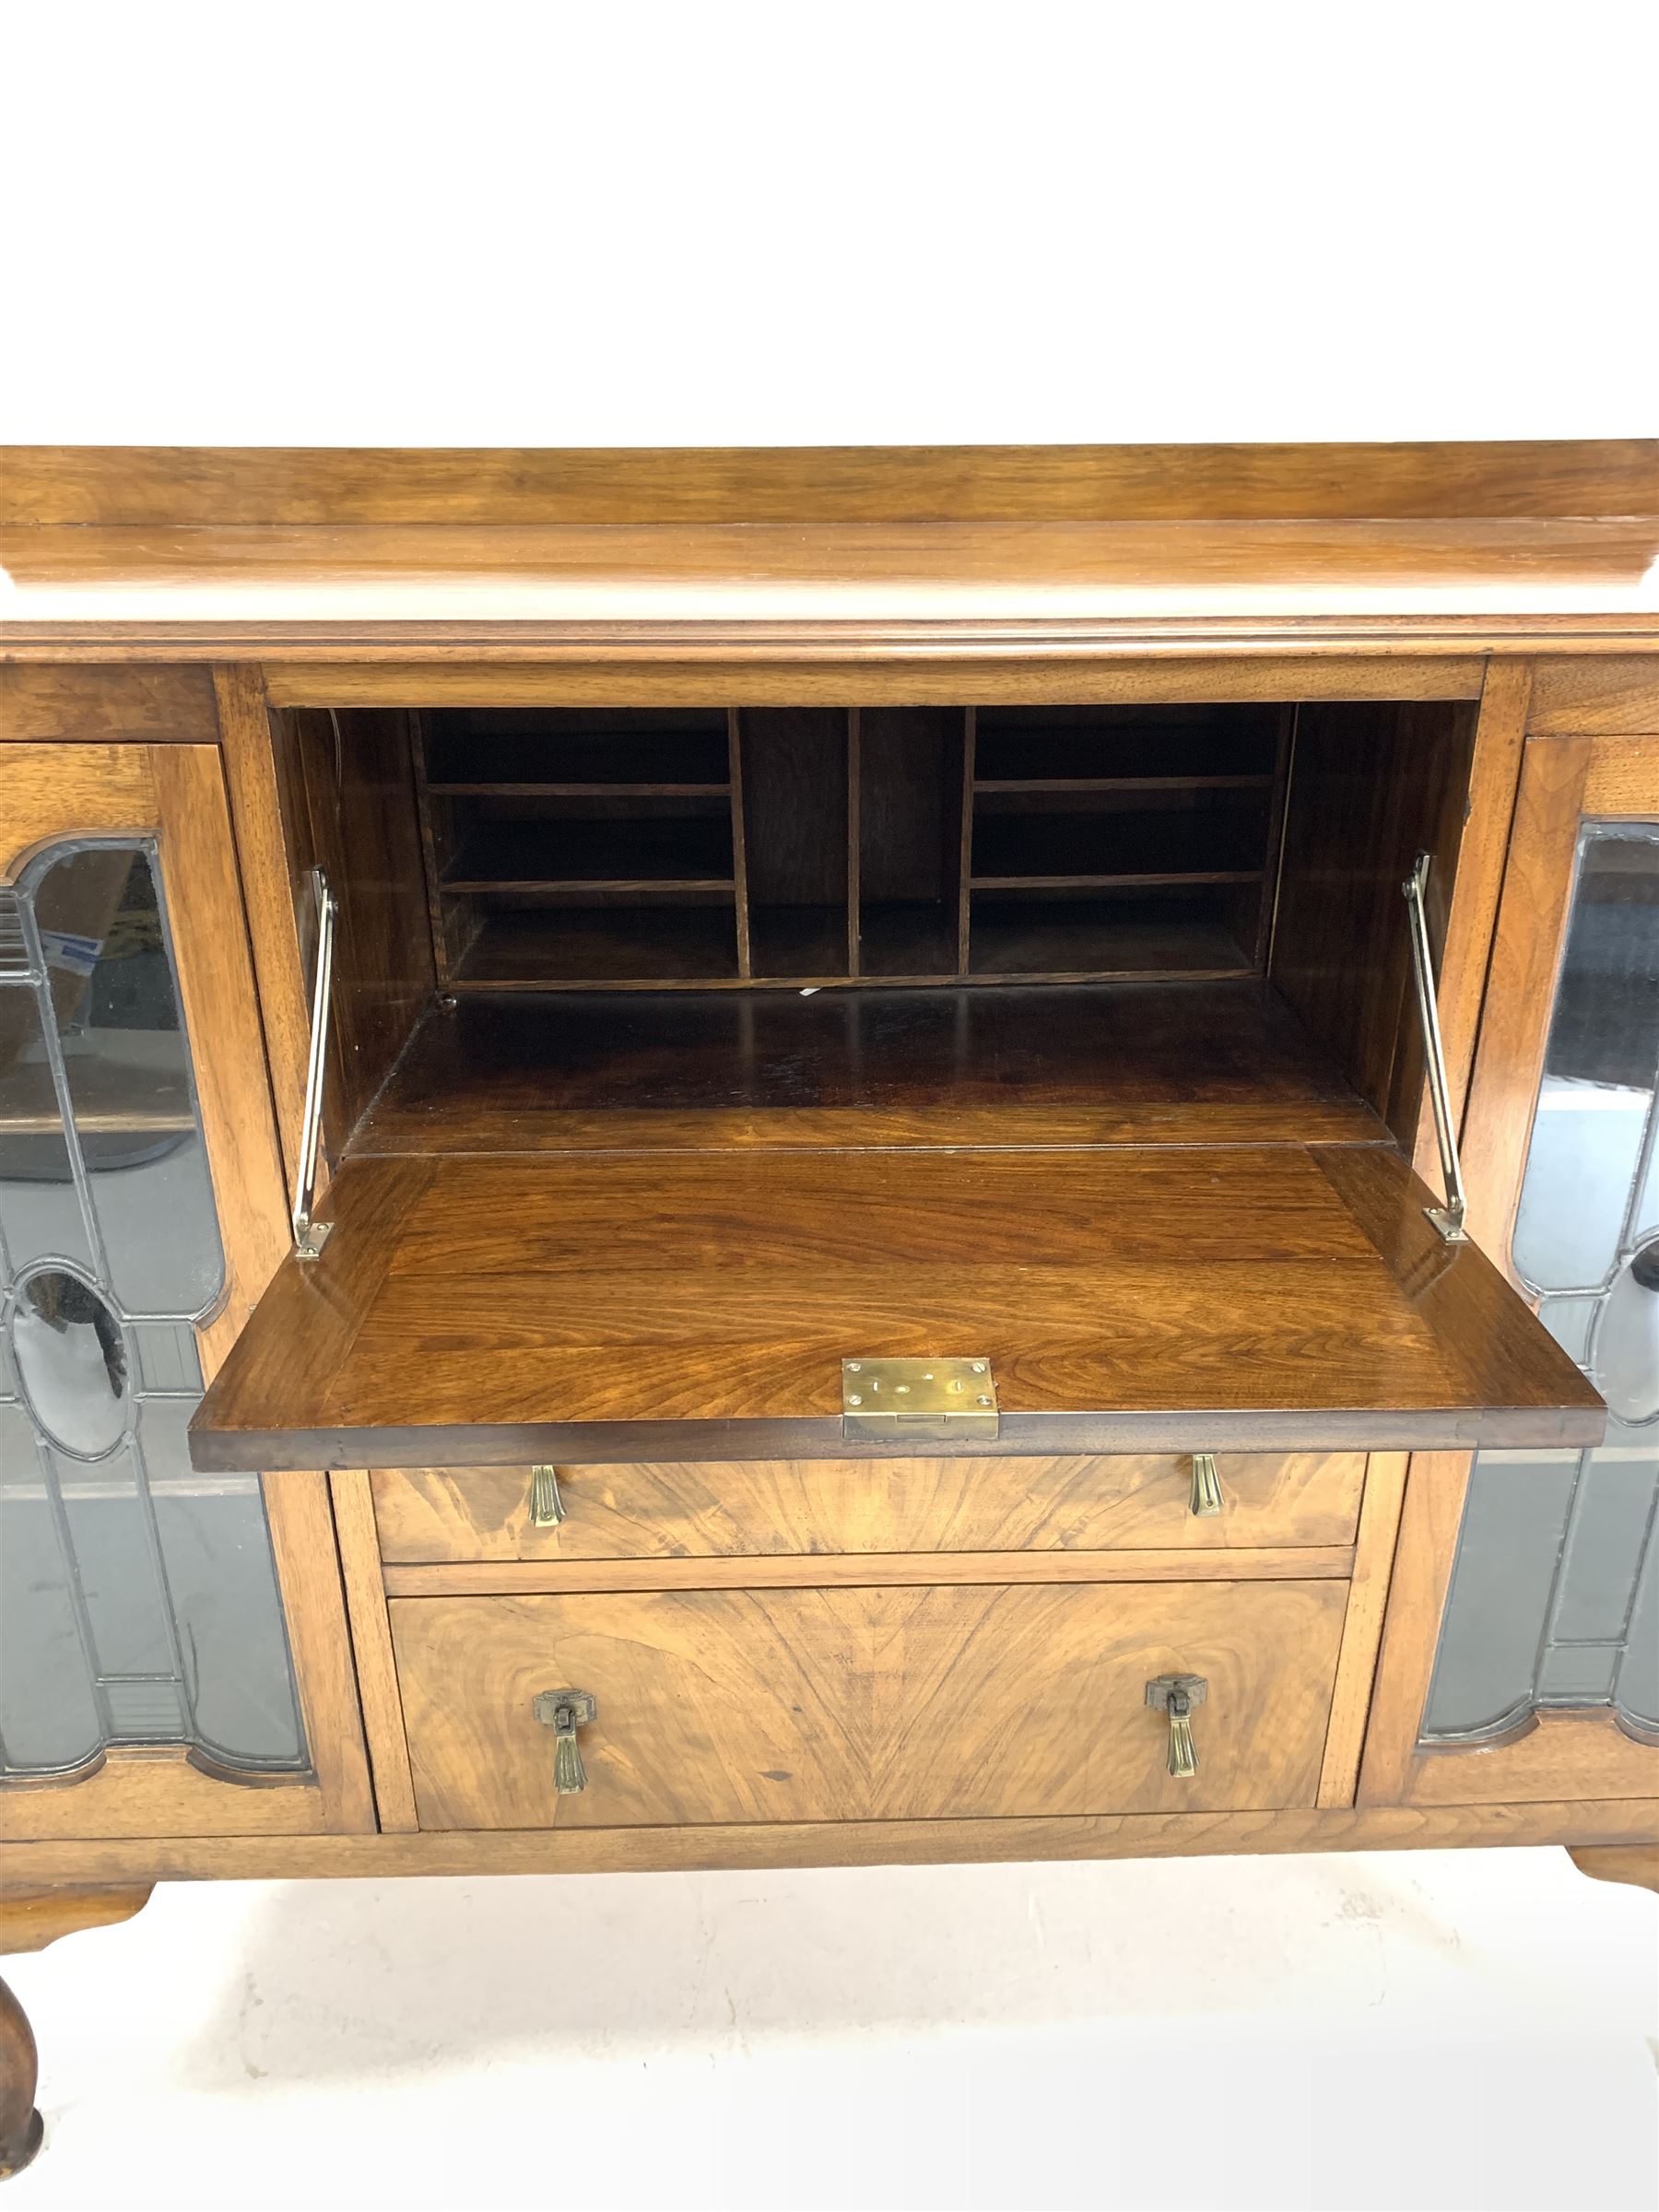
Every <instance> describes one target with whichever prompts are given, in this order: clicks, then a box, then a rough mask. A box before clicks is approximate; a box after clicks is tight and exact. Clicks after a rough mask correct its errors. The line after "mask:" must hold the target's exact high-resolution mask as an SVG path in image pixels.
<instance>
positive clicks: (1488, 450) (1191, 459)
mask: <svg viewBox="0 0 1659 2212" xmlns="http://www.w3.org/2000/svg"><path fill="white" fill-rule="evenodd" d="M1633 514H1649V515H1652V514H1659V441H1654V440H1652V439H1555V440H1496V439H1495V440H1482V441H1463V442H1453V441H1435V442H1432V443H1431V442H1428V441H1418V442H1415V443H1414V442H1406V441H1402V442H1398V443H1390V444H1382V443H1356V442H1348V443H1327V444H1288V443H1280V444H1270V443H1262V444H1232V445H1223V444H1209V445H1174V444H1166V445H968V446H766V447H745V446H724V447H722V446H712V447H701V448H698V447H690V448H687V447H681V448H673V447H668V448H665V447H639V446H613V447H581V448H566V449H564V450H562V451H560V450H548V449H535V448H524V447H513V448H507V447H496V446H481V447H452V448H425V447H419V448H398V447H387V446H381V447H335V446H324V447H315V446H313V447H302V446H301V447H294V446H289V447H282V446H65V445H38V446H28V445H21V446H18V445H13V446H4V447H0V522H4V523H8V524H18V523H22V524H104V525H110V524H126V525H133V524H191V525H193V526H196V527H200V526H201V525H203V524H215V523H217V524H268V523H285V524H296V523H334V524H365V523H435V522H473V523H484V524H509V523H514V522H530V523H553V522H565V523H612V524H641V523H665V522H682V523H683V522H722V523H756V522H777V523H806V522H826V521H835V522H848V523H868V522H880V521H885V520H888V519H890V518H892V517H895V516H905V517H909V518H911V519H913V520H917V521H948V522H970V521H971V522H988V521H1010V522H1018V521H1028V520H1038V519H1041V518H1049V519H1053V518H1056V517H1064V518H1068V519H1088V520H1099V519H1107V518H1110V519H1116V520H1127V519H1135V520H1164V521H1171V522H1188V521H1192V520H1194V519H1199V518H1204V517H1217V518H1227V519H1232V520H1249V519H1251V518H1253V517H1271V516H1279V515H1308V516H1342V515H1357V516H1412V515H1441V516H1460V515H1469V516H1489V517H1498V516H1504V515H1561V516H1570V515H1633Z"/></svg>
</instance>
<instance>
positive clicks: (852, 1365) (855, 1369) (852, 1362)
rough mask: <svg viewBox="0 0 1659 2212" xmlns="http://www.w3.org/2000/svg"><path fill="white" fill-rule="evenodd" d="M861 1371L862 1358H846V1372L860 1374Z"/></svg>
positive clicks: (862, 1367) (862, 1369) (862, 1368)
mask: <svg viewBox="0 0 1659 2212" xmlns="http://www.w3.org/2000/svg"><path fill="white" fill-rule="evenodd" d="M863 1371H864V1361H863V1360H862V1359H849V1360H848V1362H847V1372H848V1373H849V1374H850V1375H856V1374H861V1373H862V1372H863Z"/></svg>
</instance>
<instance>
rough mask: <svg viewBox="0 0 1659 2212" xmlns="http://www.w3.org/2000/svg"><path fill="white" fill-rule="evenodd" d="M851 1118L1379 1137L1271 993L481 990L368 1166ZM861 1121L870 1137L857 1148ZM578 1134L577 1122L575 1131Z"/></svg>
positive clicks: (1150, 1135)
mask: <svg viewBox="0 0 1659 2212" xmlns="http://www.w3.org/2000/svg"><path fill="white" fill-rule="evenodd" d="M826 1112H828V1113H832V1114H835V1115H837V1116H840V1117H843V1121H844V1124H845V1129H844V1135H843V1137H842V1138H841V1139H840V1140H838V1141H848V1142H852V1141H863V1142H871V1143H881V1142H890V1141H898V1140H900V1138H901V1139H902V1141H905V1142H930V1143H936V1144H949V1143H953V1142H956V1141H960V1132H961V1131H962V1130H963V1128H964V1127H966V1128H967V1129H968V1130H969V1132H970V1134H971V1136H973V1137H974V1138H975V1139H976V1140H977V1141H986V1140H985V1135H984V1133H985V1131H986V1130H987V1129H988V1128H1002V1129H1003V1130H1005V1131H1006V1133H1008V1135H1007V1141H1010V1142H1018V1143H1022V1144H1025V1143H1041V1142H1045V1141H1047V1142H1069V1141H1100V1142H1122V1141H1131V1140H1133V1139H1134V1138H1135V1136H1137V1135H1139V1136H1141V1137H1144V1138H1146V1139H1147V1141H1157V1142H1195V1141H1206V1142H1209V1141H1221V1140H1230V1141H1240V1142H1244V1141H1250V1142H1257V1141H1259V1142H1265V1143H1290V1142H1309V1143H1312V1142H1315V1141H1323V1142H1335V1141H1349V1142H1354V1143H1362V1144H1374V1143H1378V1142H1381V1141H1382V1139H1383V1137H1384V1136H1385V1134H1386V1133H1385V1131H1384V1130H1383V1129H1382V1124H1380V1123H1379V1122H1378V1120H1377V1118H1376V1116H1375V1115H1374V1114H1373V1113H1372V1112H1371V1110H1370V1108H1369V1107H1367V1106H1366V1105H1365V1104H1363V1102H1362V1101H1361V1100H1359V1098H1358V1097H1357V1095H1356V1094H1355V1092H1354V1091H1353V1089H1352V1088H1350V1086H1349V1085H1348V1083H1347V1081H1346V1080H1345V1079H1344V1077H1343V1076H1342V1075H1341V1073H1340V1071H1339V1070H1338V1069H1337V1068H1336V1066H1335V1064H1334V1063H1333V1062H1332V1061H1331V1060H1330V1058H1329V1057H1328V1056H1327V1055H1326V1054H1325V1053H1324V1052H1323V1051H1321V1049H1320V1048H1319V1047H1318V1046H1317V1045H1316V1044H1315V1043H1314V1042H1313V1041H1312V1040H1311V1039H1310V1038H1309V1036H1308V1035H1307V1033H1306V1031H1305V1030H1303V1028H1302V1026H1301V1024H1300V1022H1299V1021H1298V1020H1297V1018H1296V1017H1295V1015H1293V1014H1292V1013H1291V1011H1290V1010H1289V1008H1288V1006H1286V1005H1285V1003H1284V1001H1283V999H1282V998H1281V997H1280V996H1279V994H1278V993H1277V991H1275V990H1274V989H1273V988H1272V986H1271V985H1269V984H1266V983H1263V982H1259V981H1258V980H1256V979H1255V978H1253V977H1247V978H1241V979H1239V980H1235V981H1231V982H1182V983H1167V982H1166V983H1147V982H1131V983H1116V984H1112V983H1092V984H1082V985H1079V986H1078V987H1077V989H1076V990H1074V991H1068V992H1055V991H1051V990H1046V989H1044V988H1042V987H1041V985H1030V984H1027V985H1020V984H1013V985H1010V986H1009V987H1008V988H1006V989H1003V990H996V991H983V990H974V989H972V988H969V987H965V986H960V985H959V986H957V987H954V988H949V989H909V990H901V989H890V988H889V989H869V990H862V991H850V990H822V991H817V992H814V993H812V994H810V995H803V994H801V993H800V992H799V991H792V990H786V991H770V990H761V989H756V990H751V991H733V992H725V993H711V992H686V993H680V994H671V995H656V994H652V993H649V992H641V993H638V994H634V993H623V994H617V993H610V994H606V993H594V994H582V995H571V994H562V993H558V992H540V993H535V992H526V993H524V994H495V995H489V994H483V995H479V996H476V997H467V998H465V999H463V1000H461V1001H460V1002H459V1003H458V1004H457V1005H456V1006H454V1007H453V1008H442V1007H440V1008H436V1009H434V1010H433V1011H432V1012H431V1013H429V1015H428V1016H427V1017H426V1018H425V1019H424V1020H423V1022H422V1023H421V1026H420V1028H419V1030H418V1032H417V1034H416V1036H415V1039H414V1041H413V1042H412V1044H411V1045H410V1047H409V1049H408V1050H407V1051H406V1053H405V1054H404V1055H403V1058H402V1059H401V1060H400V1062H399V1064H398V1066H397V1068H396V1070H395V1072H394V1075H393V1077H392V1079H391V1081H390V1082H389V1083H388V1084H387V1085H386V1087H385V1088H384V1089H383V1090H382V1093H381V1094H380V1096H379V1098H378V1099H376V1100H375V1101H374V1103H373V1105H372V1107H371V1111H370V1112H369V1113H368V1115H367V1116H366V1117H365V1119H364V1121H363V1123H362V1124H361V1125H360V1126H359V1130H358V1132H357V1134H356V1135H355V1136H354V1137H353V1139H352V1142H351V1146H350V1147H349V1149H350V1150H351V1151H353V1152H359V1153H382V1152H425V1151H441V1150H448V1149H452V1148H459V1149H462V1150H489V1149H493V1148H495V1147H499V1146H505V1147H508V1148H512V1147H518V1146H522V1147H527V1148H529V1149H532V1150H537V1149H541V1148H543V1147H547V1146H555V1147H556V1146H558V1145H559V1144H560V1143H565V1142H587V1141H589V1136H588V1135H582V1134H581V1133H580V1132H581V1130H582V1129H586V1128H587V1127H588V1124H590V1123H591V1124H592V1129H591V1135H593V1136H594V1137H595V1138H597V1139H600V1140H604V1139H608V1141H609V1142H611V1143H613V1144H614V1143H626V1144H629V1145H639V1144H645V1145H650V1144H652V1143H654V1142H658V1141H660V1142H663V1143H665V1144H674V1143H677V1142H678V1141H680V1137H679V1136H678V1135H677V1125H678V1124H679V1123H680V1122H681V1121H682V1120H683V1118H684V1117H686V1116H692V1117H696V1119H697V1122H698V1126H699V1128H700V1130H701V1132H702V1136H701V1141H703V1142H707V1143H719V1142H720V1141H722V1140H721V1134H720V1124H721V1119H722V1117H725V1119H726V1121H727V1122H728V1123H729V1124H730V1132H729V1141H732V1142H743V1141H747V1136H748V1135H751V1134H752V1130H753V1121H752V1117H753V1116H754V1115H756V1114H760V1115H762V1116H764V1117H765V1119H766V1123H767V1125H768V1127H769V1128H771V1129H772V1130H773V1131H774V1132H778V1133H781V1134H782V1133H787V1131H788V1129H789V1127H790V1125H791V1124H793V1123H796V1122H802V1121H805V1122H806V1123H808V1124H814V1125H816V1118H815V1117H818V1116H820V1115H822V1114H823V1113H826ZM854 1124H857V1125H858V1126H859V1128H860V1129H861V1130H862V1135H857V1133H856V1132H855V1129H854ZM578 1125H580V1126H578Z"/></svg>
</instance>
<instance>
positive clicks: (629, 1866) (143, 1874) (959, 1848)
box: [6, 1798, 1659, 1882]
mask: <svg viewBox="0 0 1659 2212" xmlns="http://www.w3.org/2000/svg"><path fill="white" fill-rule="evenodd" d="M1655 1832H1659V1801H1655V1800H1653V1799H1651V1798H1650V1799H1646V1800H1643V1799H1640V1798H1612V1799H1607V1800H1594V1799H1577V1800H1570V1801H1566V1802H1562V1801H1559V1800H1558V1801H1556V1802H1555V1803H1552V1804H1537V1805H1489V1806H1488V1805H1477V1806H1435V1807H1421V1806H1375V1807H1369V1808H1367V1807H1352V1806H1349V1807H1346V1808H1342V1809H1336V1810H1330V1811H1321V1810H1316V1809H1313V1808H1311V1807H1306V1806H1300V1807H1295V1808H1292V1809H1291V1810H1288V1811H1284V1812H1258V1813H1128V1814H1100V1815H1096V1816H1091V1817H1084V1818H1068V1817H1060V1818H1038V1819H1018V1820H967V1819H948V1820H911V1821H905V1820H869V1821H856V1820H845V1821H828V1822H826V1821H809V1822H806V1823H798V1824H789V1823H782V1822H780V1823H777V1824H771V1823H763V1824H756V1825H752V1826H747V1827H718V1826H712V1827H707V1828H635V1829H628V1828H620V1829H580V1828H563V1827H557V1828H536V1829H522V1830H504V1829H503V1830H493V1831H488V1832H485V1833H482V1834H477V1835H466V1834H462V1833H459V1832H454V1831H452V1832H448V1833H445V1832H441V1831H440V1832H435V1833H431V1834H427V1835H414V1836H406V1835H403V1836H378V1835H361V1836H316V1835H313V1836H225V1837H192V1836H179V1835H167V1834H160V1835H153V1836H147V1837H144V1838H141V1839H138V1840H137V1841H124V1840H121V1839H107V1840H103V1841H92V1842H84V1841H80V1842H72V1843H18V1844H13V1845H11V1846H9V1847H8V1852H7V1860H6V1864H7V1866H8V1868H9V1869H10V1873H11V1877H12V1878H13V1879H14V1880H16V1881H30V1882H36V1881H41V1882H45V1881H65V1880H67V1881H81V1882H86V1881H128V1880H146V1881H157V1880H181V1881H195V1880H204V1879H221V1878H222V1879H227V1880H241V1881H260V1880H265V1881H298V1880H306V1879H326V1878H328V1877H335V1876H368V1877H374V1878H388V1879H389V1878H391V1877H394V1876H403V1875H441V1874H460V1875H501V1874H602V1873H645V1872H649V1871H654V1870H658V1869H665V1868H683V1869H702V1870H708V1869H713V1868H718V1867H742V1868H755V1867H767V1866H929V1865H952V1864H962V1863H975V1864H981V1865H987V1864H993V1863H997V1862H1004V1861H1019V1860H1040V1859H1041V1860H1052V1859H1108V1858H1159V1857H1167V1856H1177V1855H1179V1856H1194V1857H1205V1856H1209V1855H1211V1854H1214V1853H1226V1854H1231V1853H1252V1852H1287V1851H1438V1850H1446V1849H1449V1848H1451V1847H1453V1846H1454V1845H1460V1844H1467V1845H1477V1846H1480V1847H1482V1848H1491V1847H1494V1846H1500V1845H1537V1844H1547V1843H1548V1844H1596V1845H1608V1844H1632V1845H1642V1846H1645V1845H1648V1844H1651V1843H1652V1841H1653V1837H1654V1834H1655Z"/></svg>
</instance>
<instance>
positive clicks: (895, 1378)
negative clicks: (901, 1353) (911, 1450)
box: [841, 1359, 1000, 1443]
mask: <svg viewBox="0 0 1659 2212" xmlns="http://www.w3.org/2000/svg"><path fill="white" fill-rule="evenodd" d="M999 1425H1000V1417H999V1414H998V1411H997V1405H996V1379H995V1377H994V1375H993V1374H992V1372H991V1362H990V1360H989V1359H843V1360H842V1361H841V1434H842V1435H843V1436H845V1437H847V1438H849V1439H852V1438H857V1437H892V1438H895V1439H899V1440H904V1441H910V1442H913V1443H950V1442H953V1441H960V1440H962V1439H963V1438H966V1437H994V1436H995V1435H996V1433H997V1430H998V1428H999Z"/></svg>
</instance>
